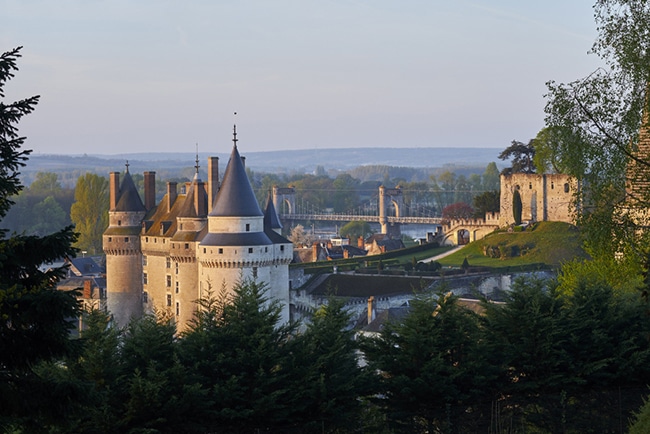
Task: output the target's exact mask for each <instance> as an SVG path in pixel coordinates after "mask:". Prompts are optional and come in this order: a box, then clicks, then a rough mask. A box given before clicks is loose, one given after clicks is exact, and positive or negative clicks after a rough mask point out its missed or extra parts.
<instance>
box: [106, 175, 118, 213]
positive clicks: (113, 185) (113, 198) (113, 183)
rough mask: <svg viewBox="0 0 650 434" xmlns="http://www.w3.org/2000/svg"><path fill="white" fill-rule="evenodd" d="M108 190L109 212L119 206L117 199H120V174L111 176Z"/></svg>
mask: <svg viewBox="0 0 650 434" xmlns="http://www.w3.org/2000/svg"><path fill="white" fill-rule="evenodd" d="M108 188H109V190H110V192H109V194H110V196H109V202H110V203H109V210H114V209H115V207H116V206H117V199H118V198H119V197H120V172H111V173H110V175H109V181H108Z"/></svg>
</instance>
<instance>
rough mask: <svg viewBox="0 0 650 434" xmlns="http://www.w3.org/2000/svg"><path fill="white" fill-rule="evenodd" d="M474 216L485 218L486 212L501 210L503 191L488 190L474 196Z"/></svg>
mask: <svg viewBox="0 0 650 434" xmlns="http://www.w3.org/2000/svg"><path fill="white" fill-rule="evenodd" d="M472 204H473V206H474V217H476V218H485V214H487V213H492V212H499V211H500V210H501V192H499V191H496V190H494V191H486V192H483V193H481V194H479V195H477V196H474V199H473V202H472Z"/></svg>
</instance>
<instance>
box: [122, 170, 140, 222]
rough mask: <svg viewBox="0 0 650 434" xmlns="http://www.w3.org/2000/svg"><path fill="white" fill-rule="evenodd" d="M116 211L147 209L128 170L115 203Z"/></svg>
mask: <svg viewBox="0 0 650 434" xmlns="http://www.w3.org/2000/svg"><path fill="white" fill-rule="evenodd" d="M115 211H124V212H128V211H135V212H138V211H146V209H145V208H144V204H143V203H142V199H140V195H139V194H138V189H137V188H135V184H134V183H133V179H132V178H131V175H130V174H129V171H128V170H127V171H126V173H125V174H124V180H123V181H122V185H121V186H120V198H119V200H118V201H117V205H115Z"/></svg>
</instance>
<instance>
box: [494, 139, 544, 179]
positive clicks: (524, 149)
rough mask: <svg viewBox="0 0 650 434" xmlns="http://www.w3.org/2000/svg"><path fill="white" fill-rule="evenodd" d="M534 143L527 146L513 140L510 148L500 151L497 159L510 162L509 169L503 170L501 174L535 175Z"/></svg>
mask: <svg viewBox="0 0 650 434" xmlns="http://www.w3.org/2000/svg"><path fill="white" fill-rule="evenodd" d="M534 144H535V141H534V140H530V141H529V142H528V144H525V143H522V142H518V141H516V140H513V141H512V143H511V144H510V146H508V147H507V148H506V149H504V150H503V151H501V153H500V154H499V159H501V160H511V164H512V165H511V167H509V168H507V169H504V170H503V173H505V174H510V173H535V162H534V158H535V146H534Z"/></svg>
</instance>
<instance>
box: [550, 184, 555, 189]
mask: <svg viewBox="0 0 650 434" xmlns="http://www.w3.org/2000/svg"><path fill="white" fill-rule="evenodd" d="M553 189H555V184H553V183H552V182H551V190H553Z"/></svg>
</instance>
